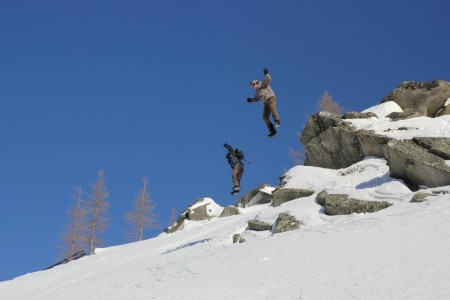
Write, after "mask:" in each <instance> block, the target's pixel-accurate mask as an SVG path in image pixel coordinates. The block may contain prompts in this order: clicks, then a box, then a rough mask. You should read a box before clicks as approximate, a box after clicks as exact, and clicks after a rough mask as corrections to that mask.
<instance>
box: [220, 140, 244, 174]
mask: <svg viewBox="0 0 450 300" xmlns="http://www.w3.org/2000/svg"><path fill="white" fill-rule="evenodd" d="M224 147H225V148H227V150H228V153H227V155H226V159H227V160H228V163H229V164H230V166H231V168H232V169H234V166H235V165H236V164H241V165H243V164H242V161H241V160H240V159H239V158H238V157H237V156H236V152H235V151H234V149H233V147H231V146H230V145H228V144H225V145H224Z"/></svg>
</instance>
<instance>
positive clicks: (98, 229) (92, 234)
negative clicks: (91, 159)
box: [87, 171, 109, 255]
mask: <svg viewBox="0 0 450 300" xmlns="http://www.w3.org/2000/svg"><path fill="white" fill-rule="evenodd" d="M92 190H93V193H92V195H91V196H90V199H89V201H88V205H87V211H88V216H89V218H90V222H89V238H88V243H89V253H90V254H91V255H92V254H95V246H97V245H102V244H103V241H102V240H100V239H99V238H98V234H99V233H102V232H104V231H105V230H106V228H107V227H108V218H107V215H108V210H109V203H108V202H106V198H107V197H108V196H109V192H108V191H107V187H106V184H105V172H104V171H100V172H98V176H97V181H96V182H95V183H94V185H93V186H92Z"/></svg>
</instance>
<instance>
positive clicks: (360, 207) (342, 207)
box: [317, 191, 392, 216]
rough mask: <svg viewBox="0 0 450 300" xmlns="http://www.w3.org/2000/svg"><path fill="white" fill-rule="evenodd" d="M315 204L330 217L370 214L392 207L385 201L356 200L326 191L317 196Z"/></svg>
mask: <svg viewBox="0 0 450 300" xmlns="http://www.w3.org/2000/svg"><path fill="white" fill-rule="evenodd" d="M317 202H318V203H319V204H320V205H322V206H323V207H324V209H325V214H327V215H330V216H334V215H350V214H352V213H372V212H376V211H379V210H382V209H384V208H387V207H389V206H391V205H392V204H391V203H389V202H386V201H381V202H380V201H367V200H358V199H353V198H350V197H349V196H348V195H345V194H328V193H327V192H326V191H322V192H320V193H319V194H318V195H317Z"/></svg>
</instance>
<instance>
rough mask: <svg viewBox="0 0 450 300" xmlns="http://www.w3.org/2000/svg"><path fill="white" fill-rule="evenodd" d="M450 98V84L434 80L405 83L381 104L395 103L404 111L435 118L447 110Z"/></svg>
mask: <svg viewBox="0 0 450 300" xmlns="http://www.w3.org/2000/svg"><path fill="white" fill-rule="evenodd" d="M449 98H450V82H447V81H444V80H433V81H430V82H414V81H405V82H403V83H401V84H400V85H399V86H398V87H397V88H396V89H394V90H393V91H392V92H390V93H389V94H388V95H387V96H386V97H384V98H383V99H382V100H381V102H380V103H384V102H387V101H394V102H395V103H397V104H398V105H399V106H400V107H401V108H402V109H403V110H404V111H405V110H407V109H411V110H413V111H414V112H418V113H420V114H421V115H425V116H427V117H432V118H433V117H435V116H436V115H437V113H438V112H439V111H441V110H443V109H445V107H444V106H445V102H446V101H447V99H449Z"/></svg>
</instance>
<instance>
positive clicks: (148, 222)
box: [125, 178, 158, 241]
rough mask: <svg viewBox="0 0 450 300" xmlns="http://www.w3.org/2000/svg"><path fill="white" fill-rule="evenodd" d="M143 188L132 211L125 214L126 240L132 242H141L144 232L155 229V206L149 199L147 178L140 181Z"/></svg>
mask: <svg viewBox="0 0 450 300" xmlns="http://www.w3.org/2000/svg"><path fill="white" fill-rule="evenodd" d="M142 183H143V187H142V189H141V190H140V191H139V192H138V195H137V197H136V199H135V200H134V203H133V209H132V210H131V211H129V212H127V213H126V214H125V221H126V222H127V223H128V225H129V228H128V230H127V233H126V235H127V238H128V239H130V240H133V241H142V239H143V238H144V230H145V229H152V228H157V227H158V225H157V222H156V217H155V216H154V215H153V211H154V210H155V204H154V203H153V201H152V200H151V199H150V194H149V192H148V188H147V184H148V180H147V178H143V179H142Z"/></svg>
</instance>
